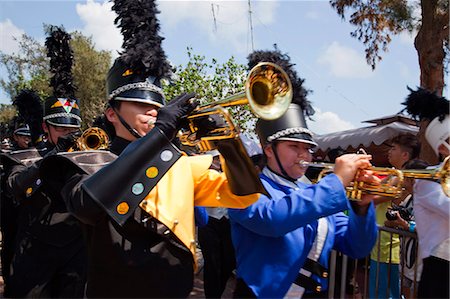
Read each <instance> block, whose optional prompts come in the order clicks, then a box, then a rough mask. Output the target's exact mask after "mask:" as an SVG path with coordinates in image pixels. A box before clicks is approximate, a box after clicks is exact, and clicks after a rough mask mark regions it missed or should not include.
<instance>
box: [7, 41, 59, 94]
mask: <svg viewBox="0 0 450 299" xmlns="http://www.w3.org/2000/svg"><path fill="white" fill-rule="evenodd" d="M0 64H1V65H3V66H4V67H5V69H6V73H7V79H6V80H5V79H4V78H1V79H0V87H1V88H2V89H3V90H4V91H5V92H6V94H8V95H9V96H10V98H11V99H14V98H15V97H16V95H17V94H18V92H19V91H20V90H21V89H23V88H31V89H34V90H36V91H37V92H38V93H39V95H40V96H41V97H45V96H48V95H49V93H50V88H49V86H48V78H49V77H48V76H49V74H48V60H47V56H46V52H45V46H43V45H41V44H40V43H39V42H38V41H36V40H34V39H33V38H32V37H30V36H28V35H26V34H24V35H22V37H21V38H20V40H19V52H18V53H13V54H5V53H2V52H0Z"/></svg>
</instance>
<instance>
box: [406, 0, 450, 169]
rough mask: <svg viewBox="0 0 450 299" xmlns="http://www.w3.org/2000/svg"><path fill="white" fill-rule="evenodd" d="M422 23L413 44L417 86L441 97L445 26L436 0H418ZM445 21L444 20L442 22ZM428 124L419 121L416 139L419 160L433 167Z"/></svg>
mask: <svg viewBox="0 0 450 299" xmlns="http://www.w3.org/2000/svg"><path fill="white" fill-rule="evenodd" d="M420 2H421V8H422V24H421V26H420V29H419V32H418V33H417V36H416V38H415V41H414V46H415V48H416V50H417V54H418V56H419V66H420V86H421V87H422V88H426V89H428V90H430V91H435V92H436V93H437V94H438V95H440V96H442V91H443V88H444V58H445V52H444V48H443V47H444V39H445V36H444V33H445V30H443V28H444V27H445V24H443V23H442V21H443V18H442V16H439V15H438V10H437V2H438V1H437V0H421V1H420ZM446 22H448V20H446ZM427 125H428V122H421V124H420V132H419V138H420V141H421V143H422V148H421V153H420V158H421V159H423V160H425V161H427V162H429V163H431V164H436V162H437V161H438V157H437V156H436V154H435V153H434V151H433V150H432V148H431V147H430V145H429V144H428V142H427V141H426V139H425V136H424V133H425V129H426V126H427Z"/></svg>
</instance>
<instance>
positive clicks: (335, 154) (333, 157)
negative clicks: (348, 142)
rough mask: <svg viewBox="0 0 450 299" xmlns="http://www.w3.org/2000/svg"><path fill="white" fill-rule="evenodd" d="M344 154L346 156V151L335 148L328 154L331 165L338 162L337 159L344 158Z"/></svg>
mask: <svg viewBox="0 0 450 299" xmlns="http://www.w3.org/2000/svg"><path fill="white" fill-rule="evenodd" d="M343 154H345V151H344V150H343V149H342V148H340V147H337V148H333V149H331V150H330V151H329V152H328V158H329V159H330V162H331V163H334V162H335V161H336V158H338V157H340V156H342V155H343Z"/></svg>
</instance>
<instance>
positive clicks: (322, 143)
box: [314, 122, 419, 151]
mask: <svg viewBox="0 0 450 299" xmlns="http://www.w3.org/2000/svg"><path fill="white" fill-rule="evenodd" d="M417 132H419V128H418V127H416V126H412V125H408V124H405V123H403V122H392V123H388V124H385V125H378V126H371V127H365V128H358V129H352V130H347V131H341V132H335V133H330V134H324V135H315V136H314V140H315V141H316V142H317V144H318V145H319V148H320V149H321V150H322V151H327V150H328V149H333V148H337V147H341V148H342V149H346V148H347V147H349V146H352V147H353V148H356V147H358V146H360V145H363V146H365V147H368V146H369V145H370V144H371V143H372V142H373V143H374V144H375V145H380V144H382V143H383V142H385V141H386V140H389V139H390V138H392V137H394V136H397V135H398V134H400V133H411V134H417Z"/></svg>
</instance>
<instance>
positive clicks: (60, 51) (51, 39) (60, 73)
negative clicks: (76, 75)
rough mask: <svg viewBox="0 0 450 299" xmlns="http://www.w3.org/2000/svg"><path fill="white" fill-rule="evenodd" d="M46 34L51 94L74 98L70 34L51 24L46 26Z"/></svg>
mask: <svg viewBox="0 0 450 299" xmlns="http://www.w3.org/2000/svg"><path fill="white" fill-rule="evenodd" d="M47 34H48V37H47V39H46V41H45V46H46V47H47V57H49V58H50V72H51V73H52V74H53V76H52V78H51V80H50V86H51V87H52V88H53V95H54V96H55V97H57V98H59V97H64V98H74V96H75V86H74V85H73V77H72V63H73V52H72V49H71V48H70V44H69V42H70V35H69V34H68V33H67V32H65V31H64V28H62V27H57V26H51V25H50V26H48V27H47Z"/></svg>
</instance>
